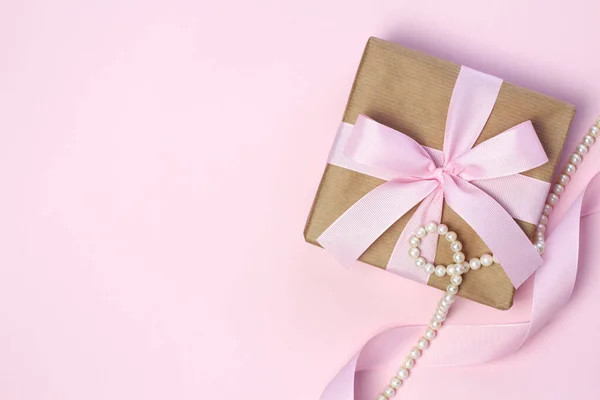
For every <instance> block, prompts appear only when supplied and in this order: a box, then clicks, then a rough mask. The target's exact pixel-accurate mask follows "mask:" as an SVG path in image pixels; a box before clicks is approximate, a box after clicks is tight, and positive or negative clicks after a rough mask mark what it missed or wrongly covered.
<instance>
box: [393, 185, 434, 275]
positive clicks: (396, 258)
mask: <svg viewBox="0 0 600 400" xmlns="http://www.w3.org/2000/svg"><path fill="white" fill-rule="evenodd" d="M443 204H444V192H443V191H442V189H441V188H438V189H436V190H435V191H434V192H433V193H431V194H430V195H429V196H427V197H426V198H425V199H424V200H423V201H422V202H421V204H419V207H418V208H417V210H416V211H415V213H414V214H413V215H412V217H411V218H410V220H409V221H408V222H407V223H406V226H405V227H404V230H403V231H402V233H401V234H400V239H398V241H397V242H396V245H395V246H394V251H393V252H392V255H391V257H390V260H389V262H388V265H387V267H386V270H387V271H390V272H393V273H395V274H398V275H400V276H403V277H405V278H408V279H411V280H414V281H417V282H421V283H427V279H429V274H427V273H426V272H425V270H423V269H420V268H416V267H415V264H414V263H413V262H411V261H412V260H411V259H410V258H408V256H407V255H408V249H409V245H408V239H409V238H410V237H411V236H412V235H414V232H415V230H416V229H417V228H418V227H420V226H425V224H427V222H429V221H434V222H437V223H439V222H440V220H441V219H442V208H443ZM438 238H439V236H438V235H427V236H425V238H423V239H421V245H420V248H421V256H422V257H424V258H425V259H426V260H427V261H428V262H433V260H434V259H435V253H436V250H437V243H438Z"/></svg>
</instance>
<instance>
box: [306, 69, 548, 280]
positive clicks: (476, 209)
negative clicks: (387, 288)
mask: <svg viewBox="0 0 600 400" xmlns="http://www.w3.org/2000/svg"><path fill="white" fill-rule="evenodd" d="M501 85H502V80H500V79H498V78H496V77H493V76H490V75H487V74H484V73H481V72H478V71H475V70H472V69H470V68H467V67H462V68H461V70H460V73H459V76H458V79H457V81H456V85H455V87H454V92H453V94H452V99H451V101H450V106H449V109H448V117H447V121H446V131H445V136H444V146H443V151H442V152H441V154H439V152H437V151H435V150H432V149H428V148H425V147H423V146H421V145H420V144H419V143H417V142H416V141H415V140H413V139H411V138H410V137H408V136H407V135H405V134H403V133H400V132H398V131H395V130H393V129H391V128H389V127H386V126H384V125H382V124H379V123H377V122H376V121H373V120H371V119H369V118H367V117H365V116H363V115H361V116H359V118H358V119H357V121H356V124H355V125H354V127H353V128H352V132H351V135H350V136H349V138H347V143H346V145H345V148H344V156H345V158H346V160H350V164H359V165H361V166H363V167H366V168H367V169H371V170H374V171H376V173H377V172H378V171H387V172H383V174H384V175H385V174H387V175H389V176H390V177H391V179H389V180H388V181H387V182H385V183H383V184H382V185H380V186H378V187H376V188H375V189H373V190H372V191H371V192H369V193H367V194H366V195H365V196H364V197H363V198H361V199H360V200H359V201H358V202H356V203H355V204H354V205H353V206H352V207H350V208H349V209H348V210H347V211H346V212H345V213H344V214H342V215H341V216H340V217H339V218H338V219H337V220H336V221H334V223H333V224H332V225H331V226H329V228H328V229H327V230H326V231H325V232H323V234H322V235H321V236H320V237H319V238H318V239H317V240H318V242H319V243H320V244H321V245H322V246H323V247H324V248H325V249H327V250H328V251H329V252H330V253H331V254H333V256H334V257H335V258H336V259H338V260H339V261H340V262H341V263H342V264H344V265H349V264H350V263H352V262H353V261H355V260H356V259H358V258H359V257H360V255H361V254H362V253H363V252H364V251H365V250H366V249H367V248H369V246H371V245H372V244H373V242H374V241H375V240H376V239H377V238H378V237H379V236H381V235H382V234H383V233H384V232H385V231H386V230H387V229H388V228H389V227H390V226H391V225H392V224H393V223H394V222H396V221H397V220H398V219H399V218H400V217H402V216H403V215H404V214H406V213H407V212H408V211H409V210H411V209H412V208H413V207H414V206H416V205H417V204H419V203H420V205H419V207H418V208H417V210H416V212H415V213H414V215H413V216H412V217H411V219H410V221H409V222H408V223H407V225H406V227H405V228H404V230H403V232H402V234H401V235H400V239H399V240H398V242H397V243H396V246H395V248H394V251H393V253H392V256H391V258H390V260H389V263H388V266H387V269H388V270H390V271H392V272H396V273H398V274H400V275H403V276H406V277H409V278H411V279H414V280H418V281H421V282H426V281H427V275H426V274H425V273H424V271H421V270H419V269H418V268H416V267H415V266H414V264H413V263H412V262H409V261H410V259H409V257H408V249H409V245H408V238H409V237H410V236H411V235H412V234H413V232H414V231H415V229H416V228H417V227H418V226H422V225H424V224H425V223H426V222H428V221H436V222H438V223H439V222H440V220H441V213H442V205H443V201H444V200H445V201H446V203H447V204H448V205H449V206H450V207H451V208H452V209H453V210H454V211H455V212H456V213H457V214H458V215H460V216H461V217H462V218H463V220H465V221H466V222H467V223H468V224H469V225H470V226H471V227H472V228H473V229H474V230H475V232H477V234H478V235H479V236H480V237H481V239H482V240H483V241H484V242H485V243H486V245H487V246H488V247H489V248H490V250H491V251H492V252H493V254H494V255H496V256H497V257H498V258H499V259H500V261H501V263H502V266H503V268H504V271H505V272H506V274H507V275H508V277H509V278H510V280H511V281H512V283H513V285H514V286H515V287H516V288H518V287H519V286H520V285H521V284H522V283H523V282H525V280H526V279H527V278H528V277H529V276H530V275H531V274H532V273H533V272H535V270H536V269H537V268H538V267H539V266H540V265H541V263H542V259H541V257H540V256H539V254H538V253H537V251H536V250H535V249H534V247H533V246H532V244H531V241H530V239H529V238H528V237H527V236H526V235H525V233H524V232H523V230H522V229H521V228H520V227H519V226H518V224H517V223H516V222H515V221H514V218H519V219H523V220H525V221H527V222H532V223H535V222H537V220H538V219H539V217H540V215H541V210H542V205H543V199H545V196H546V194H547V193H548V189H549V184H548V183H546V182H542V181H540V180H537V179H533V178H528V177H525V176H522V175H518V174H519V173H520V172H524V171H527V170H530V169H533V168H535V167H538V166H540V165H542V164H544V163H546V162H547V161H548V158H547V156H546V153H545V152H544V149H543V147H542V145H541V143H540V141H539V139H538V136H537V134H536V132H535V130H534V128H533V126H532V124H531V122H530V121H526V122H523V123H521V124H519V125H517V126H515V127H513V128H510V129H508V130H506V131H505V132H502V133H500V134H498V135H496V136H494V137H493V138H491V139H489V140H487V141H485V142H483V143H481V144H479V145H477V146H475V147H473V144H474V143H475V141H476V140H477V138H478V137H479V135H480V134H481V131H482V129H483V127H484V126H485V124H486V122H487V120H488V118H489V116H490V114H491V112H492V109H493V108H494V104H495V102H496V98H497V97H498V92H499V90H500V86H501ZM342 166H344V165H342ZM359 168H360V167H359ZM531 192H533V193H534V194H533V195H532V196H530V197H528V196H527V194H529V193H531ZM532 199H533V200H534V202H535V205H536V206H535V207H532V206H531V202H532ZM436 247H437V235H428V236H427V237H426V239H425V240H424V241H423V243H422V245H421V251H422V254H423V256H424V257H425V258H426V259H427V260H429V261H433V260H434V258H435V251H436Z"/></svg>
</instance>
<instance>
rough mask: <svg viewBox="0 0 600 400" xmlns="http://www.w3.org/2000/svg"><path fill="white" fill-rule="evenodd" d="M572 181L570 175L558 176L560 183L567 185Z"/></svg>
mask: <svg viewBox="0 0 600 400" xmlns="http://www.w3.org/2000/svg"><path fill="white" fill-rule="evenodd" d="M570 181H571V178H569V175H567V174H560V176H559V177H558V183H560V184H561V185H563V186H567V185H568V184H569V182H570Z"/></svg>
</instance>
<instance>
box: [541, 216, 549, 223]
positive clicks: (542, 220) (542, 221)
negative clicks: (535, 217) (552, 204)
mask: <svg viewBox="0 0 600 400" xmlns="http://www.w3.org/2000/svg"><path fill="white" fill-rule="evenodd" d="M540 224H542V225H547V224H548V216H547V215H542V216H541V217H540Z"/></svg>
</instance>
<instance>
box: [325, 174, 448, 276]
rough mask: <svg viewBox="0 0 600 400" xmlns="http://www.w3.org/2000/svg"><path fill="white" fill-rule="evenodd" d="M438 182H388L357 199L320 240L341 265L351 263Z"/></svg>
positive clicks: (431, 190) (433, 188)
mask: <svg viewBox="0 0 600 400" xmlns="http://www.w3.org/2000/svg"><path fill="white" fill-rule="evenodd" d="M437 186H438V183H437V182H436V181H427V180H425V181H416V182H400V181H397V180H394V181H389V182H385V183H383V184H381V185H379V186H377V187H376V188H375V189H373V190H371V191H370V192H369V193H367V194H366V195H365V196H363V197H362V198H361V199H360V200H358V201H357V202H356V203H354V204H353V205H352V207H350V208H349V209H348V210H346V212H344V213H343V214H342V215H341V216H340V217H339V218H338V219H337V220H335V221H334V222H333V224H331V225H330V226H329V228H327V230H325V232H323V233H322V234H321V236H319V238H318V239H317V241H318V242H319V244H320V245H321V246H323V247H324V248H325V249H326V250H327V251H328V252H329V253H331V254H332V255H333V256H334V258H335V259H337V260H338V261H339V262H340V263H341V264H342V265H344V266H349V265H351V264H352V262H354V261H355V260H357V259H358V258H359V257H360V256H361V255H362V253H364V252H365V250H367V249H368V248H369V246H371V245H372V244H373V242H375V240H377V238H378V237H379V236H381V235H382V234H383V232H385V231H386V230H387V229H388V228H389V227H390V226H391V225H392V224H393V223H394V222H396V221H397V220H398V219H399V218H400V217H402V216H403V215H404V214H406V213H407V212H408V211H409V210H410V209H411V208H413V207H414V206H415V205H416V204H418V203H419V202H420V201H421V200H423V199H424V198H425V197H426V196H427V195H429V194H430V193H431V192H433V191H434V190H435V188H436V187H437ZM373 210H376V211H377V212H373Z"/></svg>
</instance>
